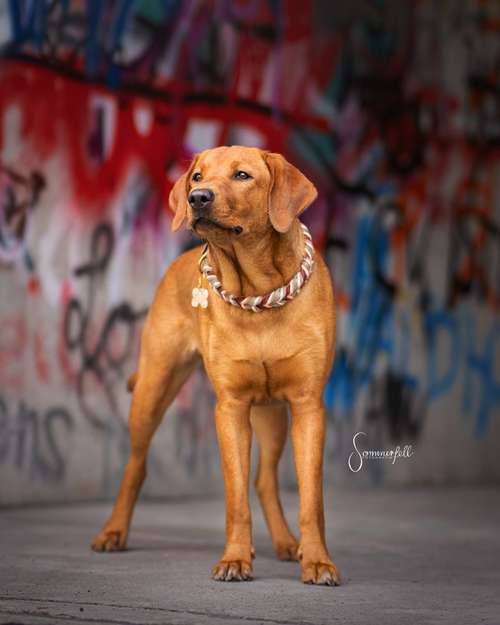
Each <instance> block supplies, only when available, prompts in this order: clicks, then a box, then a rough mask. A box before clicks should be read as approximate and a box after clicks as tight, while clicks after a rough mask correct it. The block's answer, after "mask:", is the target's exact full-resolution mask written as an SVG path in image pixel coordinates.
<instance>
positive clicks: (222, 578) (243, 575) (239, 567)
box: [212, 560, 252, 582]
mask: <svg viewBox="0 0 500 625" xmlns="http://www.w3.org/2000/svg"><path fill="white" fill-rule="evenodd" d="M212 578H213V579H215V580H216V581H218V582H232V581H234V582H241V581H248V580H250V579H252V567H251V565H250V563H249V562H245V561H244V560H234V561H231V562H224V561H221V562H219V564H216V565H215V566H214V568H213V569H212Z"/></svg>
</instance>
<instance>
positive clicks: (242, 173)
mask: <svg viewBox="0 0 500 625" xmlns="http://www.w3.org/2000/svg"><path fill="white" fill-rule="evenodd" d="M234 177H235V178H236V179H237V180H248V179H249V178H251V177H252V176H251V175H250V174H247V172H246V171H241V170H239V171H237V172H236V173H235V174H234Z"/></svg>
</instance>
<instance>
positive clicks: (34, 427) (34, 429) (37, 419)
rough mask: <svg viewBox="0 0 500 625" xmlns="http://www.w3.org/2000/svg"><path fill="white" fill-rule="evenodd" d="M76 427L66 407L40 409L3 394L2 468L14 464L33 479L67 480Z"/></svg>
mask: <svg viewBox="0 0 500 625" xmlns="http://www.w3.org/2000/svg"><path fill="white" fill-rule="evenodd" d="M73 428H74V421H73V418H72V416H71V415H70V414H69V412H68V411H67V410H66V408H64V407H63V406H53V407H51V408H49V409H48V410H45V411H43V410H41V411H40V410H37V409H35V408H32V407H30V406H28V405H27V404H26V403H25V402H24V401H19V402H18V403H17V407H15V402H8V401H7V399H6V398H5V397H4V396H3V395H0V465H1V464H4V465H5V464H11V465H13V466H15V467H16V468H17V469H19V471H21V472H23V473H26V474H28V475H29V476H30V477H32V478H33V479H42V480H46V481H51V482H59V481H61V480H62V479H64V475H65V470H66V464H67V459H68V455H69V446H68V444H67V443H68V441H67V434H68V433H70V432H71V431H72V430H73Z"/></svg>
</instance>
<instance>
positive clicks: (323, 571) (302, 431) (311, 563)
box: [290, 398, 340, 586]
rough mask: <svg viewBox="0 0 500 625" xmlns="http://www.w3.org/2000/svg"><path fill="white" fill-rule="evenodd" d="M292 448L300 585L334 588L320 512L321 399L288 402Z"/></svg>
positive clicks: (333, 568)
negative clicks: (296, 506)
mask: <svg viewBox="0 0 500 625" xmlns="http://www.w3.org/2000/svg"><path fill="white" fill-rule="evenodd" d="M290 407H291V412H292V429H291V434H292V444H293V450H294V456H295V466H296V469H297V479H298V483H299V494H300V516H299V525H300V546H299V551H298V554H299V559H300V561H301V567H302V581H303V582H305V583H309V584H326V585H329V586H333V585H337V584H338V583H339V581H340V575H339V571H338V569H337V567H336V566H335V564H333V562H332V561H331V559H330V556H329V554H328V549H327V546H326V541H325V517H324V510H323V450H324V442H325V409H324V405H323V402H322V400H321V399H317V400H314V399H312V398H309V399H305V398H301V399H300V400H297V401H296V402H290Z"/></svg>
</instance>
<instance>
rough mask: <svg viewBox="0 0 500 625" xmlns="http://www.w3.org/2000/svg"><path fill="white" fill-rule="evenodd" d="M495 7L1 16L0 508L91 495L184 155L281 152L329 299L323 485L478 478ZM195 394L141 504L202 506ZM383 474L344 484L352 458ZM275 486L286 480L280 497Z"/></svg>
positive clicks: (494, 233) (495, 134) (210, 445)
mask: <svg viewBox="0 0 500 625" xmlns="http://www.w3.org/2000/svg"><path fill="white" fill-rule="evenodd" d="M499 34H500V3H499V2H498V1H494V0H491V1H490V2H488V1H486V0H465V1H464V0H448V1H446V2H441V3H436V2H433V1H432V0H420V1H415V2H410V1H407V2H401V1H400V0H377V1H376V2H364V1H362V0H359V1H358V0H356V1H352V2H349V3H333V2H329V1H327V0H316V1H314V2H310V3H308V2H302V1H301V0H290V1H287V2H280V1H271V0H269V1H266V0H247V1H243V0H241V1H238V2H230V1H229V0H189V1H184V2H181V1H176V0H170V1H168V2H160V1H159V0H157V1H155V0H149V1H147V0H135V1H133V0H114V1H113V0H112V1H110V2H99V1H98V0H88V1H86V2H84V1H83V0H81V1H79V0H70V1H68V0H56V1H51V2H49V1H48V0H31V1H28V0H27V1H25V2H23V1H19V2H15V1H13V0H12V1H10V2H5V3H0V476H1V479H0V501H1V502H4V503H5V502H8V503H12V502H20V501H32V500H42V499H44V500H66V499H86V498H95V497H109V496H111V495H113V493H114V492H115V490H116V486H117V480H118V479H119V476H120V474H121V469H122V467H123V463H124V461H125V459H126V455H127V431H126V418H127V409H128V402H129V397H128V395H127V393H126V389H125V383H126V379H127V377H128V376H129V375H130V374H131V373H132V372H133V371H134V369H135V362H136V358H137V350H138V344H139V339H140V332H141V327H142V324H143V320H144V317H145V314H146V312H147V309H148V305H149V304H150V302H151V299H152V296H153V293H154V289H155V286H156V284H157V283H158V281H159V279H160V277H161V275H162V273H163V272H164V271H165V269H166V268H167V267H168V265H169V264H170V262H171V261H172V260H173V259H174V258H175V257H176V256H177V255H178V254H179V253H181V252H182V251H183V250H184V249H187V248H188V247H190V246H192V245H194V244H195V243H197V242H196V241H194V240H193V239H192V238H191V237H190V236H189V235H188V234H187V233H185V234H178V233H176V234H175V236H174V235H173V234H172V233H171V232H170V220H171V216H170V215H169V214H168V209H167V204H166V198H167V196H168V192H169V190H170V188H171V186H172V184H173V182H174V181H175V180H176V178H177V176H178V175H179V174H180V173H181V172H182V171H183V169H184V168H185V167H186V164H187V163H189V160H190V158H191V155H192V154H193V153H194V152H197V151H199V150H202V149H204V148H207V147H211V146H215V145H220V144H244V145H256V146H259V147H262V148H266V149H271V150H273V151H278V152H282V153H284V154H285V155H286V156H287V158H288V159H289V160H291V161H292V162H293V163H295V164H296V165H297V166H298V167H300V168H301V169H302V170H303V171H304V172H305V173H306V174H307V175H308V176H309V177H310V178H311V179H312V180H313V181H314V182H315V184H316V186H317V187H318V190H319V197H318V200H317V201H316V203H315V205H314V206H313V207H311V208H310V209H309V210H308V211H307V212H306V213H305V214H304V221H305V222H306V223H307V224H308V225H309V227H310V229H311V231H312V233H313V236H314V240H315V244H316V247H317V248H318V249H319V250H321V251H322V252H323V254H324V255H325V257H326V258H327V260H328V263H329V266H330V268H331V272H332V277H333V280H334V283H335V288H336V293H337V307H338V319H339V330H338V332H339V334H338V343H337V356H336V362H335V366H334V369H333V371H332V373H331V376H330V379H329V382H328V386H327V389H326V393H325V401H326V403H327V406H328V419H329V429H328V441H327V450H326V460H327V463H326V473H327V477H328V479H329V480H330V481H335V480H344V481H349V482H353V483H357V482H367V483H373V484H374V483H396V482H401V483H410V482H415V483H418V482H423V481H432V482H443V481H478V480H493V479H499V478H500V460H499V457H500V454H499V450H500V355H499V354H500V323H499V318H498V311H499V305H500V37H499ZM212 407H213V398H212V395H211V392H210V389H209V386H208V383H207V381H206V378H205V376H204V374H203V372H202V371H197V372H196V374H195V375H194V376H193V378H192V379H191V380H190V382H189V383H188V384H187V385H186V386H185V387H184V389H183V390H182V392H181V395H180V396H179V397H178V399H177V400H176V402H175V404H174V405H173V406H172V407H171V409H170V410H169V411H168V413H167V416H166V418H165V420H164V423H163V425H162V427H161V428H160V431H159V432H158V434H157V436H156V439H155V442H154V445H153V449H152V452H151V457H150V463H149V477H148V480H147V483H146V486H145V492H146V494H150V495H160V494H180V493H197V492H198V493H199V492H207V490H220V489H221V479H220V471H219V466H218V455H217V448H216V441H215V435H214V427H213V418H212ZM358 431H363V432H365V434H366V436H365V441H364V445H365V446H366V447H367V448H369V449H380V448H381V449H385V448H388V447H391V446H395V445H397V444H401V445H403V444H412V445H413V450H414V453H413V456H412V457H411V459H408V460H407V461H405V462H401V463H398V464H395V465H391V464H390V463H384V462H381V461H372V462H370V463H366V464H367V466H366V468H364V469H363V472H360V473H357V474H353V473H352V472H350V471H349V469H348V466H347V457H348V455H349V454H350V452H351V451H352V449H353V447H352V437H353V435H354V433H356V432H358ZM290 473H291V467H290V463H289V462H288V466H287V467H285V475H284V478H285V479H289V477H290Z"/></svg>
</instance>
